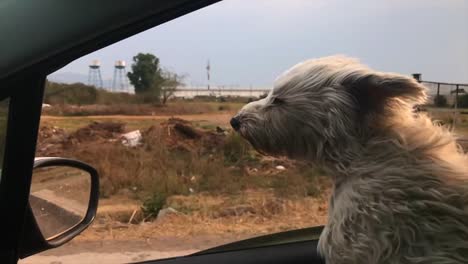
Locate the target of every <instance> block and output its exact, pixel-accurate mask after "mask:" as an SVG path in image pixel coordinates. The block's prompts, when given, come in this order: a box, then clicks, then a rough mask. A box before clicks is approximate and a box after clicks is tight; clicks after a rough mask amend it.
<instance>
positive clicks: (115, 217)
mask: <svg viewBox="0 0 468 264" xmlns="http://www.w3.org/2000/svg"><path fill="white" fill-rule="evenodd" d="M182 105H183V106H182ZM242 105H243V103H239V102H231V103H222V102H180V101H179V102H172V103H171V104H169V105H168V106H167V107H165V108H164V111H158V110H161V108H160V107H153V108H152V109H153V110H154V112H151V114H149V115H143V114H141V113H140V114H134V112H130V114H127V115H122V114H119V115H108V114H101V115H100V114H99V111H96V112H94V113H95V114H97V115H92V116H80V115H79V114H77V115H75V116H60V115H56V114H51V115H47V113H44V115H43V116H42V119H41V127H42V130H44V131H49V133H51V134H50V135H48V136H47V137H42V138H41V137H40V139H39V147H38V155H42V156H49V155H52V156H65V157H73V158H77V159H80V160H83V161H85V162H88V163H90V164H91V165H93V166H95V167H96V168H97V169H98V170H99V172H100V174H101V197H102V199H101V202H100V204H101V206H100V209H99V215H98V222H97V223H96V224H94V225H93V227H92V228H90V229H89V230H88V231H86V232H85V233H84V234H83V235H82V236H80V238H79V240H86V241H90V240H102V239H123V240H125V239H130V238H131V239H141V238H142V237H157V236H164V235H165V236H180V237H189V236H196V235H207V234H209V235H213V234H215V235H219V236H220V237H223V236H231V237H233V238H234V237H248V236H252V235H258V234H264V233H270V232H277V231H284V230H289V229H295V228H301V227H308V226H313V225H319V224H324V223H325V221H326V215H327V199H328V195H329V192H330V180H329V179H328V177H326V176H325V175H324V173H323V172H322V171H320V170H318V169H317V168H313V167H310V166H308V165H307V164H301V163H297V162H291V161H288V160H284V159H273V158H269V157H263V156H261V155H259V154H258V153H256V152H255V151H254V150H253V149H252V148H251V147H250V145H249V144H247V143H246V142H245V141H244V140H243V139H241V138H240V137H239V136H238V135H237V134H235V133H231V132H230V130H229V120H230V118H231V117H232V115H233V114H234V113H236V112H237V111H238V109H240V107H242ZM148 107H150V108H151V106H148ZM194 108H197V109H199V110H198V111H189V110H190V109H194ZM200 109H203V110H200ZM88 110H89V109H88ZM88 110H86V111H88ZM428 114H429V115H431V116H432V118H433V119H434V120H439V121H440V122H439V123H442V124H444V125H446V126H450V124H451V123H452V121H453V118H454V117H453V114H452V113H450V111H448V110H446V109H442V110H441V111H439V109H434V108H430V109H428ZM171 118H175V119H171ZM457 118H458V119H457V123H456V126H455V130H454V131H455V133H457V134H459V135H463V136H468V115H459V116H458V117H457ZM95 122H98V123H101V124H108V123H111V124H112V123H113V124H119V123H122V124H123V125H124V126H122V128H121V130H118V131H99V130H93V129H90V127H92V126H93V124H95ZM177 127H179V128H180V127H188V128H189V129H190V131H194V133H195V134H193V135H191V134H184V133H182V132H183V131H185V130H178V129H177ZM217 127H220V128H221V129H224V130H226V131H225V132H224V133H219V132H217V131H216V128H217ZM119 129H120V128H119ZM136 129H139V130H140V131H141V132H142V135H143V141H142V144H141V145H140V146H138V147H135V148H129V147H126V146H124V145H122V144H121V142H120V140H119V135H120V134H121V133H123V132H128V131H133V130H136ZM54 131H55V132H54ZM168 207H170V208H173V209H174V210H176V211H177V214H174V215H172V216H170V217H169V218H165V219H163V220H161V219H160V220H157V221H150V220H151V219H153V220H154V218H155V216H156V215H157V213H158V211H159V210H160V209H161V208H168ZM132 216H133V217H132ZM145 221H150V223H151V224H149V225H140V224H139V223H143V222H145ZM187 223H190V224H189V225H187ZM135 224H138V225H135ZM122 226H124V228H121V227H122ZM114 227H115V228H114ZM117 227H118V228H117Z"/></svg>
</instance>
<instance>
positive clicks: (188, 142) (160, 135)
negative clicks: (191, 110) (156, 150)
mask: <svg viewBox="0 0 468 264" xmlns="http://www.w3.org/2000/svg"><path fill="white" fill-rule="evenodd" d="M143 138H144V139H146V141H147V143H149V144H155V143H154V142H153V143H152V142H151V139H153V140H154V139H159V140H160V141H161V142H159V143H163V144H165V145H166V146H167V147H168V148H169V149H170V150H180V151H189V152H194V151H199V152H201V153H207V152H215V151H217V150H220V149H221V148H222V146H223V145H224V141H225V135H224V134H223V133H215V132H212V131H205V130H201V129H198V128H196V127H194V126H193V125H192V123H191V122H190V121H187V120H183V119H180V118H170V119H168V120H167V121H166V122H163V123H161V124H160V125H159V126H152V127H150V128H149V129H147V130H146V131H144V132H143Z"/></svg>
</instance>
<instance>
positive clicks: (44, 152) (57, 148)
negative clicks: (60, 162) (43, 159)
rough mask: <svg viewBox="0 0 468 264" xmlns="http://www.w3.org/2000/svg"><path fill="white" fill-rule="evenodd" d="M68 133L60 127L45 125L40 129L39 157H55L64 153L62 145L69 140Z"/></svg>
mask: <svg viewBox="0 0 468 264" xmlns="http://www.w3.org/2000/svg"><path fill="white" fill-rule="evenodd" d="M67 137H68V136H67V134H66V132H65V131H64V130H63V129H61V128H58V127H55V126H50V125H44V126H41V127H40V128H39V132H38V141H37V142H38V143H37V153H38V156H55V155H60V154H61V153H62V151H61V150H62V145H61V144H62V143H63V142H64V141H65V140H66V139H67Z"/></svg>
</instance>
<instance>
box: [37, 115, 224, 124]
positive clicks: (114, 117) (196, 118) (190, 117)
mask: <svg viewBox="0 0 468 264" xmlns="http://www.w3.org/2000/svg"><path fill="white" fill-rule="evenodd" d="M232 116H233V113H215V114H194V115H141V116H140V115H96V116H47V115H45V116H41V120H42V121H49V120H63V119H67V120H83V119H87V120H106V119H112V120H121V121H126V120H164V119H168V118H171V117H175V118H181V119H184V120H187V121H204V120H206V121H210V122H213V123H218V124H228V123H229V120H230V119H231V118H232Z"/></svg>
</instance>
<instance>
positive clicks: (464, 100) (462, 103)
mask: <svg viewBox="0 0 468 264" xmlns="http://www.w3.org/2000/svg"><path fill="white" fill-rule="evenodd" d="M457 103H458V104H457V105H458V107H459V108H468V94H464V95H461V96H459V97H458V101H457Z"/></svg>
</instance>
